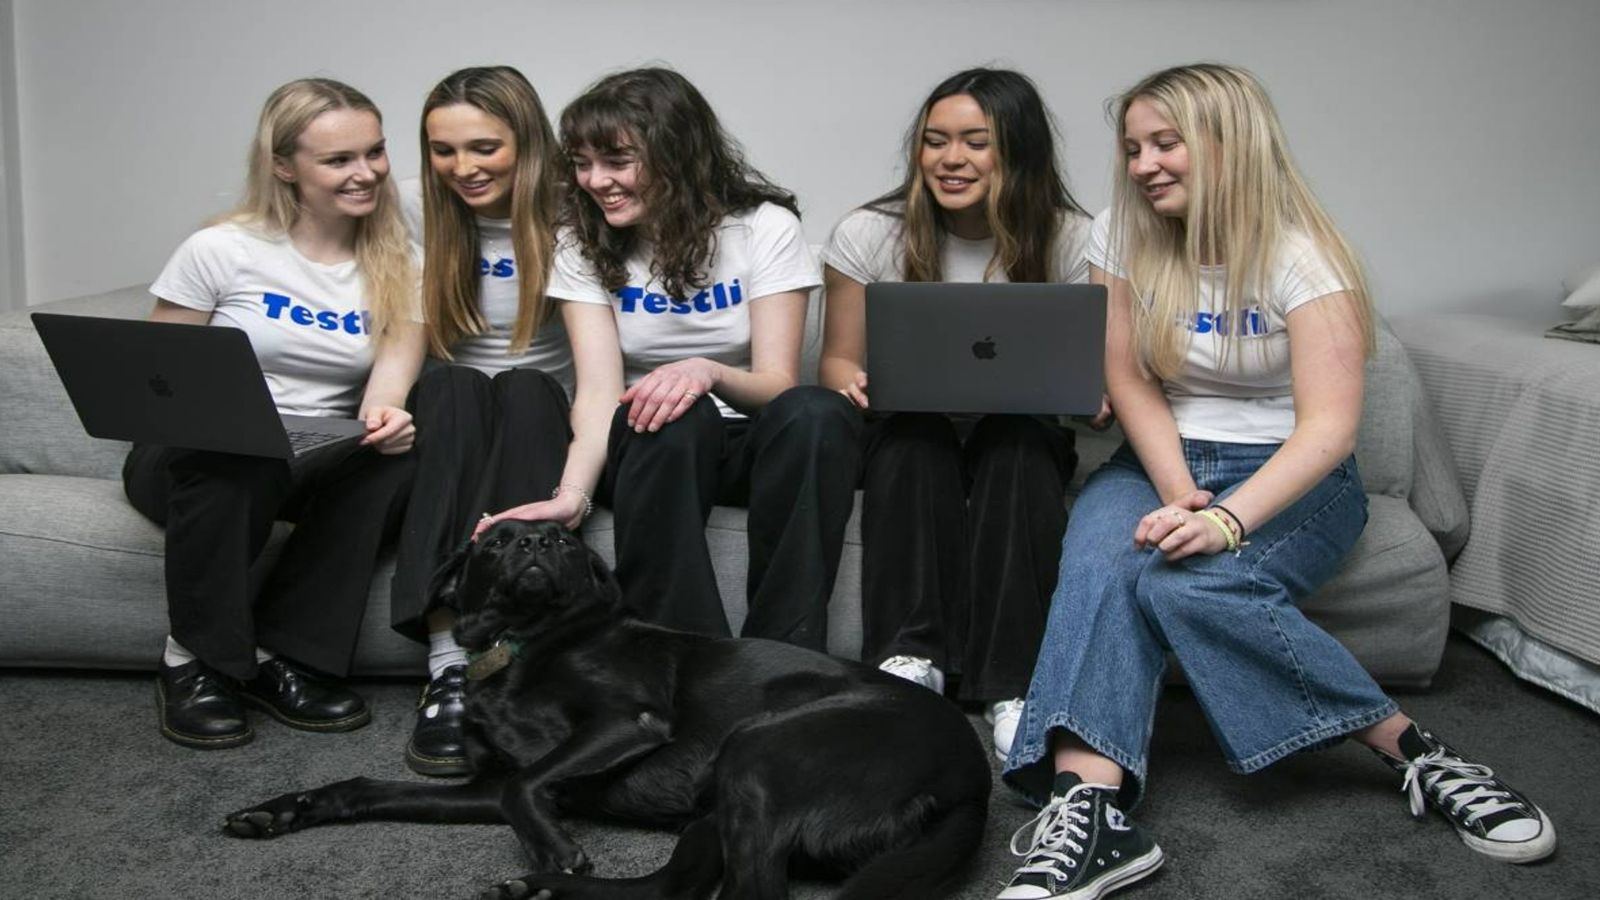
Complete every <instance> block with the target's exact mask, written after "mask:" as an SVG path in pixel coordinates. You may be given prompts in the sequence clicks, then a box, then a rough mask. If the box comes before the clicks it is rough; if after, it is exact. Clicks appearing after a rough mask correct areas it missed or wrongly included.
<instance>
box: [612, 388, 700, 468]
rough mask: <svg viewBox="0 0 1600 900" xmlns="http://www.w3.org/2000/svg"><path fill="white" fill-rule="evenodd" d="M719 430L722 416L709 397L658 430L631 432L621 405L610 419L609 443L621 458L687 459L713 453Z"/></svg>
mask: <svg viewBox="0 0 1600 900" xmlns="http://www.w3.org/2000/svg"><path fill="white" fill-rule="evenodd" d="M722 431H723V422H722V413H721V412H720V411H718V409H717V404H716V402H715V401H714V400H712V399H711V398H710V397H701V398H700V399H699V400H696V401H695V402H694V403H693V404H691V405H690V406H689V408H688V409H686V410H684V412H683V415H681V416H679V417H678V418H676V419H674V420H672V421H671V422H668V423H667V424H665V425H663V426H661V429H660V430H659V431H634V430H633V427H632V426H630V425H629V424H628V405H627V404H621V405H619V406H618V407H617V411H616V412H615V413H613V414H612V416H611V436H612V440H611V444H612V449H613V451H614V452H620V453H621V455H622V456H623V457H624V458H638V457H643V456H650V457H655V456H664V457H668V458H671V459H685V460H687V459H689V458H692V457H695V456H697V455H699V454H700V453H703V452H706V453H716V452H718V450H719V448H720V443H721V436H722Z"/></svg>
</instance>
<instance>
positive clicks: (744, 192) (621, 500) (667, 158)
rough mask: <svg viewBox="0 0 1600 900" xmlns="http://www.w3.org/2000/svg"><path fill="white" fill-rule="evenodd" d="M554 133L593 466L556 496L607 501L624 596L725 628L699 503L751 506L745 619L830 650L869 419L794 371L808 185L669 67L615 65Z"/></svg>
mask: <svg viewBox="0 0 1600 900" xmlns="http://www.w3.org/2000/svg"><path fill="white" fill-rule="evenodd" d="M561 143H562V148H563V149H564V150H565V152H566V154H567V157H568V160H569V162H570V165H571V172H570V183H569V185H568V202H567V208H566V212H565V216H566V221H565V223H564V224H565V226H566V227H565V228H564V229H563V231H562V234H561V235H560V236H559V237H558V239H557V247H556V256H555V263H554V266H553V267H552V270H551V273H550V281H549V285H548V287H547V291H548V293H549V295H550V296H551V297H555V298H557V299H558V300H562V301H565V302H566V306H567V307H568V308H570V309H571V310H572V312H574V313H577V314H576V315H571V314H569V315H567V316H566V317H565V318H566V322H567V327H568V331H569V335H570V338H571V341H572V349H573V361H574V364H575V366H576V367H577V376H578V379H577V380H578V397H577V400H576V401H575V403H574V411H573V419H572V421H573V429H574V432H575V434H576V438H575V440H574V443H573V446H572V449H571V451H569V452H570V453H574V454H576V453H580V452H582V453H585V454H586V458H587V461H588V465H587V466H580V467H578V468H583V469H585V471H586V472H588V473H592V477H591V478H588V479H585V480H586V482H587V483H572V484H566V483H563V485H562V486H561V487H558V488H557V494H556V497H555V500H554V501H553V503H554V504H556V505H558V506H559V505H561V504H566V505H567V506H569V507H571V509H570V510H568V511H569V512H571V513H572V514H573V515H574V516H575V515H576V514H577V513H578V512H579V511H581V509H582V507H583V506H584V505H585V504H587V503H588V502H589V498H590V496H591V494H593V495H594V496H596V497H597V498H598V499H599V500H601V501H602V502H604V503H606V504H608V505H609V506H610V507H611V508H612V510H613V511H614V513H615V516H616V551H617V577H618V579H619V580H620V582H621V584H622V587H623V591H624V595H625V597H626V599H627V601H628V603H629V605H630V606H631V607H632V608H633V610H634V611H635V612H637V613H638V614H640V615H641V616H643V617H644V618H646V619H648V620H649V621H652V622H657V623H660V624H663V625H668V626H671V627H675V628H682V629H686V630H690V631H697V632H701V633H707V634H728V633H730V629H729V625H728V622H727V620H726V617H725V616H724V614H723V606H722V602H721V599H720V594H719V592H718V589H717V581H716V574H715V572H713V570H712V565H711V553H710V550H709V548H708V547H707V544H706V539H705V525H706V521H707V518H708V517H709V515H710V512H711V507H712V506H713V505H715V504H718V503H721V504H725V505H739V506H747V507H748V508H749V510H750V517H749V525H748V533H749V543H750V568H749V577H748V580H747V584H746V594H747V600H748V604H749V605H748V609H749V614H748V618H746V620H745V622H744V628H743V634H744V635H745V636H751V637H766V638H773V639H777V640H783V641H788V642H790V643H794V644H798V645H801V646H806V647H811V648H815V649H819V650H820V649H825V647H826V643H827V603H828V597H829V595H830V594H831V593H832V590H833V579H834V574H835V572H836V571H837V569H838V563H839V553H840V550H841V549H842V546H843V542H844V528H845V523H846V522H847V521H848V519H849V517H850V509H851V498H852V490H851V489H852V487H853V486H854V482H855V478H856V468H857V464H858V459H857V455H858V452H859V451H858V449H857V445H858V437H859V431H860V427H861V425H860V418H859V416H858V415H856V413H855V412H854V410H853V409H852V408H851V406H850V404H849V402H848V401H846V400H845V399H844V398H843V397H842V396H840V395H839V394H837V393H835V392H833V391H828V390H824V389H822V388H818V387H809V386H807V387H801V386H797V385H798V384H799V374H800V339H801V334H802V331H803V330H804V326H805V315H806V294H807V292H808V291H810V290H811V289H812V288H814V287H816V286H817V284H818V282H819V278H818V266H817V261H816V258H815V257H814V256H813V254H812V252H811V249H810V247H809V246H808V245H807V243H806V239H805V235H804V234H803V233H802V232H801V230H800V219H799V216H798V212H797V207H796V204H795V199H794V195H793V194H791V193H789V192H788V191H785V190H783V189H782V188H780V187H778V186H777V185H775V184H773V183H772V182H771V181H769V180H768V179H767V178H766V177H764V176H763V175H761V174H760V173H759V172H757V171H756V170H755V169H754V168H752V167H751V166H750V165H749V164H748V163H747V162H746V161H745V159H744V156H743V153H742V152H741V151H740V149H739V147H738V145H737V144H736V143H735V142H734V141H733V140H732V139H731V138H729V136H728V135H727V134H726V133H724V132H723V130H722V127H721V125H720V124H719V123H718V121H717V117H716V114H715V113H714V112H712V109H711V106H710V104H708V103H707V102H706V100H705V98H704V97H703V96H701V94H700V92H699V91H698V90H696V89H695V87H694V85H692V84H690V83H689V81H688V80H687V79H685V78H684V77H683V76H682V75H679V74H678V73H676V72H673V71H671V70H669V69H661V68H645V69H634V70H629V71H625V72H619V73H617V74H615V75H611V76H608V77H606V78H604V79H601V80H600V81H599V82H597V83H596V84H595V85H594V86H592V87H590V88H589V89H588V90H587V91H585V92H584V93H583V95H582V96H580V97H578V99H576V100H574V101H573V102H572V104H571V105H570V106H568V107H567V108H566V110H565V111H564V112H563V113H562V115H561ZM605 385H614V386H615V388H616V389H615V390H614V391H612V392H610V393H609V394H607V393H606V388H605V387H604V386H605ZM624 386H625V388H626V389H623V388H624ZM591 388H593V390H592V391H591V390H590V389H591ZM586 391H589V393H588V394H587V396H586ZM619 394H620V397H621V402H620V406H618V405H616V403H617V398H618V395H619ZM586 400H587V403H586ZM586 435H587V436H589V437H593V438H594V439H593V440H585V439H584V438H585V436H586ZM580 448H581V449H580ZM568 470H569V473H570V472H571V471H573V470H574V466H573V465H571V463H570V460H569V466H568ZM555 512H557V513H559V512H560V510H555ZM551 513H552V510H551V504H549V503H541V504H536V505H530V506H527V507H517V508H515V509H512V510H507V511H506V512H504V513H501V514H500V515H498V516H493V517H490V518H489V519H487V520H486V521H485V524H487V523H488V522H492V521H495V520H498V519H501V518H508V517H515V518H533V517H540V518H550V517H551Z"/></svg>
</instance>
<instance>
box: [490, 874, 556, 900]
mask: <svg viewBox="0 0 1600 900" xmlns="http://www.w3.org/2000/svg"><path fill="white" fill-rule="evenodd" d="M535 877H536V876H534V875H524V876H522V877H521V878H513V879H511V880H509V881H502V882H500V883H499V884H497V885H495V886H494V887H491V888H489V889H488V890H485V891H484V892H483V893H481V894H479V895H478V900H552V898H554V897H555V895H554V894H552V893H550V891H549V890H547V889H545V888H541V887H537V886H536V884H535V883H534V880H533V879H534V878H535Z"/></svg>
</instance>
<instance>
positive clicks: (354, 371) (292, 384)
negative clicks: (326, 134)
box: [150, 224, 372, 416]
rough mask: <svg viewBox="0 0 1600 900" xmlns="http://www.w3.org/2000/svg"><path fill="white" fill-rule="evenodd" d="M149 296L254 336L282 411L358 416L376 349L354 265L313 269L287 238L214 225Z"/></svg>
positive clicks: (182, 251) (179, 255)
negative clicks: (204, 315) (356, 414)
mask: <svg viewBox="0 0 1600 900" xmlns="http://www.w3.org/2000/svg"><path fill="white" fill-rule="evenodd" d="M150 293H152V294H154V295H155V296H157V297H159V298H160V299H162V300H166V301H167V302H169V303H175V304H177V305H179V306H183V307H187V308H189V309H195V310H200V311H201V312H208V313H210V314H211V324H213V325H225V326H229V327H233V328H238V329H241V330H243V331H244V332H245V334H247V335H249V337H250V344H251V346H253V347H254V348H255V351H256V357H257V358H258V359H260V361H261V371H262V373H263V374H265V375H266V378H267V387H268V388H269V389H270V390H271V392H272V400H273V402H274V403H275V404H277V407H278V409H279V411H281V412H285V413H289V414H292V415H302V416H353V415H355V413H356V411H357V409H358V407H359V406H360V403H361V393H362V388H363V387H364V386H365V385H366V381H367V375H368V373H369V372H370V371H371V370H372V341H371V317H370V315H369V313H368V310H367V302H366V293H365V291H364V290H363V280H362V278H361V274H360V272H359V271H357V269H356V263H355V261H354V260H351V261H349V262H342V263H334V264H332V265H325V264H323V263H317V262H312V261H311V260H309V259H306V258H305V257H304V256H301V255H300V252H299V251H298V250H296V249H295V248H294V244H293V243H291V242H290V240H289V238H288V236H286V235H285V236H280V237H269V236H265V235H262V234H259V233H257V232H256V231H254V230H252V229H249V228H246V227H244V226H241V225H235V224H223V225H213V226H211V227H210V228H204V229H201V230H200V231H197V232H195V233H194V234H192V235H190V236H189V239H188V240H186V241H184V242H183V244H182V245H181V246H179V247H178V249H177V252H175V253H173V254H172V258H171V259H170V260H168V262H167V265H166V268H164V269H162V270H161V275H160V277H158V278H157V279H156V280H155V283H154V284H152V285H150Z"/></svg>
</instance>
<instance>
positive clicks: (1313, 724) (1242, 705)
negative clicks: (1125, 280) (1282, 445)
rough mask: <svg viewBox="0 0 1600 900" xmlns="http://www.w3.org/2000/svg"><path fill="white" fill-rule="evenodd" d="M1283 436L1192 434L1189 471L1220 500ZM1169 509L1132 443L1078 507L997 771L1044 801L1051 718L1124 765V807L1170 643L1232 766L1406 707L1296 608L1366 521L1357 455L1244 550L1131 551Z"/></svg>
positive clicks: (1145, 745)
mask: <svg viewBox="0 0 1600 900" xmlns="http://www.w3.org/2000/svg"><path fill="white" fill-rule="evenodd" d="M1277 449H1278V445H1276V444H1224V443H1215V442H1210V441H1188V440H1186V441H1184V442H1183V453H1184V459H1185V460H1186V462H1187V463H1188V465H1189V471H1190V472H1191V473H1192V474H1193V475H1194V480H1195V483H1196V484H1197V485H1198V486H1199V487H1200V488H1202V489H1204V490H1208V491H1212V492H1213V493H1215V494H1216V495H1217V499H1218V501H1219V502H1222V503H1224V504H1225V503H1226V500H1227V496H1228V494H1229V493H1230V492H1231V491H1232V490H1233V489H1234V488H1235V487H1237V486H1238V485H1239V483H1240V482H1242V481H1244V480H1245V479H1246V478H1248V477H1249V476H1250V475H1252V474H1254V473H1255V471H1256V470H1257V469H1259V468H1261V466H1262V464H1264V463H1265V462H1266V461H1267V459H1268V458H1269V457H1271V456H1272V454H1273V453H1275V452H1276V451H1277ZM1160 506H1161V500H1160V498H1159V497H1158V496H1157V494H1156V491H1155V488H1154V486H1153V485H1152V484H1151V483H1150V479H1149V478H1148V477H1147V476H1146V475H1145V472H1144V469H1143V468H1142V467H1141V466H1140V465H1139V460H1138V457H1137V456H1135V455H1134V453H1133V450H1132V449H1131V448H1130V447H1128V446H1127V445H1123V447H1122V448H1121V449H1119V450H1118V451H1117V452H1116V454H1115V455H1114V456H1112V458H1111V460H1110V461H1109V462H1107V463H1106V465H1105V466H1103V467H1101V468H1100V470H1099V471H1097V472H1095V473H1094V474H1093V475H1092V476H1090V478H1089V480H1088V483H1087V484H1085V486H1084V490H1083V493H1082V495H1081V496H1080V497H1079V499H1078V502H1077V503H1076V504H1075V505H1074V506H1073V510H1072V518H1071V520H1070V522H1069V524H1068V526H1067V533H1066V537H1065V539H1064V540H1063V542H1062V549H1061V568H1060V576H1059V578H1058V579H1057V581H1056V589H1055V594H1054V596H1053V597H1052V598H1051V604H1050V619H1049V623H1048V625H1047V627H1046V631H1045V636H1044V642H1043V644H1042V646H1041V647H1040V650H1039V660H1038V663H1037V665H1036V666H1035V667H1034V670H1033V682H1032V684H1031V685H1030V686H1029V688H1028V696H1027V706H1026V708H1025V709H1024V710H1023V714H1022V724H1021V726H1020V730H1019V733H1018V735H1017V740H1016V741H1015V743H1013V744H1012V748H1011V758H1010V759H1009V760H1008V761H1007V763H1006V770H1005V774H1004V778H1005V781H1006V783H1007V784H1010V785H1011V786H1012V787H1014V788H1016V789H1017V790H1019V791H1021V792H1022V793H1023V794H1025V795H1026V796H1028V797H1029V798H1030V799H1031V800H1033V801H1034V802H1036V803H1043V802H1044V800H1045V799H1046V798H1048V797H1049V795H1050V785H1051V781H1052V778H1053V776H1054V764H1053V758H1052V753H1051V747H1050V740H1049V736H1050V733H1051V731H1052V730H1053V729H1064V730H1066V731H1069V732H1071V733H1072V734H1075V735H1077V736H1078V737H1079V738H1082V739H1083V741H1084V742H1085V743H1087V744H1088V745H1089V746H1090V747H1092V748H1093V749H1094V750H1095V751H1096V752H1098V753H1101V754H1103V755H1105V756H1106V757H1108V758H1110V759H1111V760H1113V761H1115V762H1116V763H1117V764H1118V765H1120V766H1121V767H1122V768H1123V770H1124V771H1125V772H1126V773H1127V777H1125V778H1124V780H1123V788H1122V795H1121V800H1122V805H1123V808H1124V809H1129V808H1131V807H1132V806H1133V805H1134V804H1135V803H1137V802H1138V799H1139V797H1140V795H1141V794H1142V792H1143V789H1144V781H1145V775H1146V768H1147V764H1148V756H1149V747H1150V728H1151V723H1152V721H1153V719H1154V718H1155V709H1156V701H1157V698H1158V697H1159V696H1160V691H1161V682H1162V677H1163V674H1164V673H1165V671H1166V654H1167V652H1168V651H1170V652H1171V653H1172V654H1173V655H1174V656H1175V657H1176V658H1177V660H1178V663H1179V664H1180V665H1181V666H1182V668H1183V673H1184V676H1185V677H1186V678H1187V680H1188V683H1189V685H1190V687H1191V688H1192V689H1193V691H1194V694H1195V697H1196V698H1197V699H1198V700H1199V701H1200V706H1201V709H1202V710H1203V711H1204V713H1205V716H1206V720H1207V721H1208V722H1209V723H1210V725H1211V730H1212V732H1213V733H1214V734H1215V735H1216V737H1217V741H1218V743H1220V744H1221V746H1222V752H1223V755H1224V756H1225V757H1226V758H1227V761H1228V765H1229V767H1231V768H1232V769H1233V770H1234V771H1236V772H1253V771H1256V770H1257V769H1260V768H1263V767H1264V766H1267V765H1269V764H1271V763H1274V762H1276V761H1278V760H1279V759H1282V758H1283V757H1285V756H1288V755H1289V754H1291V753H1294V752H1295V751H1297V750H1303V749H1306V748H1309V747H1316V746H1321V745H1325V744H1328V743H1332V742H1334V741H1336V740H1338V739H1339V738H1340V737H1342V736H1343V735H1345V734H1348V733H1349V732H1351V731H1355V730H1358V729H1361V728H1365V727H1366V726H1368V725H1371V724H1373V723H1375V722H1379V721H1382V720H1383V719H1385V718H1387V717H1388V716H1390V715H1392V714H1393V713H1394V712H1395V711H1396V709H1397V707H1396V706H1395V703H1394V701H1393V700H1391V699H1389V697H1388V696H1387V695H1385V694H1384V693H1383V691H1382V690H1381V689H1380V688H1379V687H1378V685H1377V684H1376V683H1374V682H1373V680H1372V678H1371V677H1370V676H1369V675H1367V673H1366V671H1365V670H1363V669H1362V668H1361V666H1360V664H1359V663H1357V662H1356V661H1355V659H1354V658H1353V657H1352V656H1351V655H1350V653H1349V651H1347V650H1345V648H1344V647H1343V646H1342V645H1341V644H1339V642H1337V641H1335V640H1334V639H1333V638H1332V637H1329V636H1328V634H1327V632H1325V631H1323V630H1322V629H1321V628H1318V627H1317V626H1316V625H1314V624H1312V623H1311V622H1310V620H1308V619H1306V617H1305V616H1304V615H1303V614H1302V613H1301V612H1300V610H1299V609H1297V608H1296V607H1295V605H1294V604H1295V603H1296V602H1297V601H1299V600H1301V599H1303V598H1305V597H1306V596H1308V595H1309V594H1310V593H1311V592H1312V591H1313V590H1315V589H1316V588H1317V587H1318V586H1320V585H1321V584H1322V583H1323V582H1325V581H1327V580H1328V579H1329V578H1331V577H1332V576H1333V575H1334V574H1335V573H1336V572H1337V571H1338V568H1339V563H1340V561H1341V560H1342V559H1343V558H1344V556H1345V554H1346V553H1347V552H1348V551H1349V550H1350V547H1351V546H1352V545H1354V544H1355V542H1356V538H1357V537H1359V536H1360V534H1361V529H1362V528H1363V527H1364V526H1365V525H1366V521H1367V499H1366V494H1365V493H1364V492H1363V490H1362V487H1361V476H1360V475H1359V474H1358V473H1357V472H1356V464H1355V459H1354V458H1351V459H1347V460H1345V461H1344V462H1343V463H1341V464H1339V466H1338V468H1336V469H1334V470H1333V472H1332V473H1330V474H1329V475H1328V476H1327V477H1326V478H1324V479H1323V480H1322V481H1321V482H1319V483H1318V484H1317V485H1316V486H1315V487H1313V488H1312V489H1311V490H1310V491H1309V492H1307V493H1306V495H1305V496H1303V497H1301V498H1300V499H1299V500H1297V501H1296V502H1295V503H1294V504H1293V505H1291V506H1290V507H1289V508H1288V509H1285V510H1284V511H1283V512H1281V513H1279V514H1278V515H1276V516H1274V517H1273V518H1272V519H1271V520H1270V521H1268V522H1266V523H1265V524H1263V525H1262V526H1261V527H1259V528H1258V529H1256V530H1255V531H1254V532H1252V533H1251V534H1250V535H1249V537H1248V540H1249V545H1248V546H1246V547H1244V548H1242V552H1240V553H1239V554H1238V555H1237V556H1236V555H1234V554H1232V553H1227V552H1223V553H1217V554H1215V555H1197V556H1191V557H1188V558H1187V559H1183V560H1179V561H1178V562H1175V563H1169V562H1167V561H1166V560H1165V558H1163V557H1162V555H1161V553H1160V551H1158V550H1155V549H1145V550H1140V549H1137V548H1135V547H1134V544H1133V532H1134V529H1135V528H1136V527H1137V525H1138V522H1139V519H1141V518H1142V517H1143V516H1145V515H1146V514H1147V513H1149V512H1150V511H1152V510H1154V509H1157V508H1159V507H1160Z"/></svg>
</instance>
